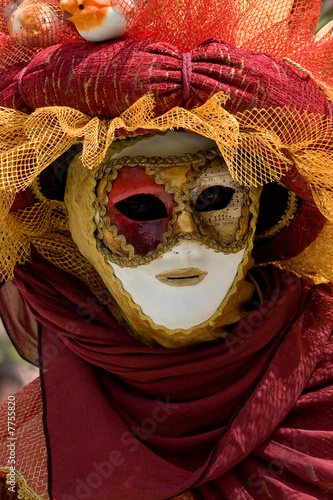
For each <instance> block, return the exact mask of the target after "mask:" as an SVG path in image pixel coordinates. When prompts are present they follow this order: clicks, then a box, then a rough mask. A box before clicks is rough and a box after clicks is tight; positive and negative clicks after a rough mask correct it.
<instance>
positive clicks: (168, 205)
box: [107, 166, 177, 255]
mask: <svg viewBox="0 0 333 500" xmlns="http://www.w3.org/2000/svg"><path fill="white" fill-rule="evenodd" d="M142 195H146V196H142ZM131 200H133V202H132V201H131ZM137 200H138V201H137ZM141 200H143V201H141ZM145 200H147V203H145ZM151 202H153V204H152V205H153V206H154V207H157V209H154V208H152V209H151V210H150V209H149V207H150V205H149V203H151ZM176 205H177V203H176V202H175V199H174V197H173V196H172V195H171V194H169V193H167V192H166V191H165V189H164V186H163V185H161V184H157V183H156V182H155V178H154V176H152V175H148V174H146V173H145V171H144V167H128V166H124V167H122V168H121V169H120V170H119V172H118V177H117V178H116V179H115V180H114V182H113V184H112V189H111V191H110V193H109V201H108V204H107V209H108V215H109V218H110V222H111V224H114V225H116V226H117V228H118V233H119V234H122V235H124V236H125V238H126V241H127V243H129V244H131V245H133V247H134V248H135V253H136V255H146V254H147V253H148V252H150V251H151V250H155V248H156V247H157V246H158V245H159V244H160V243H162V241H163V235H164V233H165V232H166V231H167V229H168V224H169V222H170V220H171V218H172V210H173V208H174V207H175V206H176ZM136 206H137V210H135V207H136ZM127 207H129V209H130V210H127ZM162 212H163V216H162V217H159V216H158V214H159V213H161V214H162ZM149 214H151V215H149ZM141 215H142V218H144V220H140V216H141ZM133 217H134V218H135V219H134V218H133ZM150 217H151V218H150ZM147 218H148V220H147Z"/></svg>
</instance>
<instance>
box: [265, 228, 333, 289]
mask: <svg viewBox="0 0 333 500" xmlns="http://www.w3.org/2000/svg"><path fill="white" fill-rule="evenodd" d="M332 241H333V224H332V223H331V222H329V221H328V222H326V224H325V225H324V227H323V229H322V230H321V232H320V233H319V236H318V237H317V238H316V239H315V241H313V242H312V243H311V244H310V245H309V246H308V247H307V248H306V249H305V250H304V251H303V252H302V253H300V254H299V255H297V256H296V257H293V258H291V259H288V260H284V261H281V262H273V264H274V265H276V266H278V267H280V268H281V269H285V270H286V271H291V272H293V273H294V274H296V275H298V276H304V275H305V276H310V278H312V279H313V281H314V282H315V283H325V282H330V281H333V245H332Z"/></svg>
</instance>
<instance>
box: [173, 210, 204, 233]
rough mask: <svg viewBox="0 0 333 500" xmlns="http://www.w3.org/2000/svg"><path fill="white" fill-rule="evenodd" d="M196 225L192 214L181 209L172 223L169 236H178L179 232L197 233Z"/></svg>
mask: <svg viewBox="0 0 333 500" xmlns="http://www.w3.org/2000/svg"><path fill="white" fill-rule="evenodd" d="M198 232H199V230H198V226H197V224H196V222H195V220H194V219H193V216H192V214H191V213H190V212H188V211H187V210H183V211H182V212H180V214H179V215H178V218H177V220H176V222H175V223H174V225H173V228H172V232H171V237H175V236H178V235H179V234H181V233H187V234H191V233H198Z"/></svg>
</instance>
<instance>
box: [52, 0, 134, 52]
mask: <svg viewBox="0 0 333 500" xmlns="http://www.w3.org/2000/svg"><path fill="white" fill-rule="evenodd" d="M134 6H135V4H134V2H133V1H132V0H61V1H60V8H61V10H62V11H63V13H64V15H63V19H64V20H68V21H72V22H73V23H74V24H75V26H76V29H77V30H78V32H79V33H80V35H81V36H82V38H84V39H85V40H89V41H90V42H101V41H103V40H111V39H112V38H116V37H118V36H121V35H123V34H124V33H125V31H126V28H127V18H126V14H128V13H129V12H131V10H132V9H133V7H134Z"/></svg>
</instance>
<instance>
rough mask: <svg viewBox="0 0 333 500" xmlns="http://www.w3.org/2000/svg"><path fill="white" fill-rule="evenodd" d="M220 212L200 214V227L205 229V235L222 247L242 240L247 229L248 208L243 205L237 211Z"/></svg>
mask: <svg viewBox="0 0 333 500" xmlns="http://www.w3.org/2000/svg"><path fill="white" fill-rule="evenodd" d="M221 212H222V211H219V210H218V211H211V212H201V214H200V218H201V222H202V224H201V225H202V227H204V228H205V233H206V234H209V235H210V237H212V238H214V239H215V240H217V241H219V242H220V243H221V244H224V245H230V244H232V243H233V242H235V241H240V240H242V239H243V238H244V236H245V235H246V233H247V231H248V228H249V219H250V210H249V207H248V206H247V205H246V204H244V205H241V206H240V207H239V210H236V211H234V210H232V209H231V210H224V211H223V213H221Z"/></svg>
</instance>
